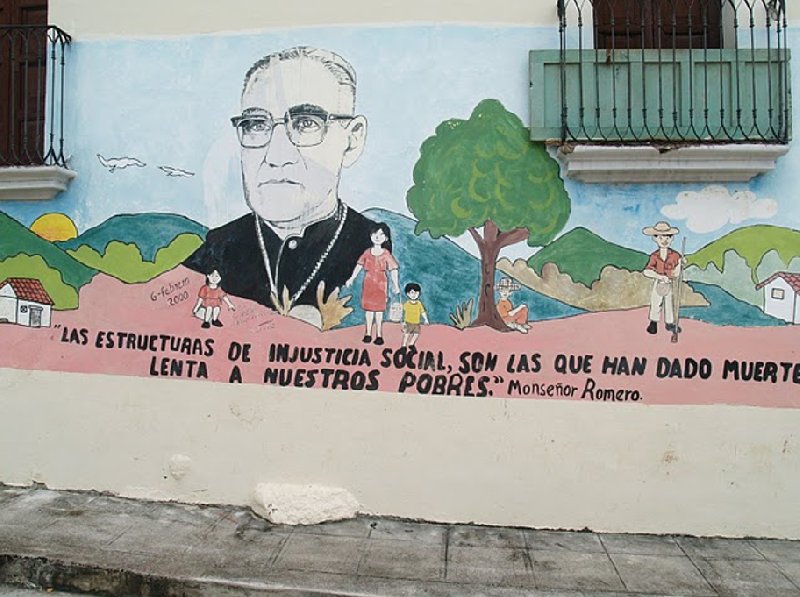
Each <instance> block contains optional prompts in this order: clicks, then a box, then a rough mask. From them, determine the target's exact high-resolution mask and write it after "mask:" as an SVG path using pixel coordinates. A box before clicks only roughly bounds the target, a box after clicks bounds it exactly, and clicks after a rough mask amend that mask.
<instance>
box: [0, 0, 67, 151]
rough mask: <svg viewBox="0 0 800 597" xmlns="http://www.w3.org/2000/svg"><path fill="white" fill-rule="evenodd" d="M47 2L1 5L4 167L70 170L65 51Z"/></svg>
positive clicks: (0, 1)
mask: <svg viewBox="0 0 800 597" xmlns="http://www.w3.org/2000/svg"><path fill="white" fill-rule="evenodd" d="M69 43H70V36H69V35H67V34H66V33H65V32H64V31H62V30H61V29H59V28H58V27H55V26H52V25H47V2H46V1H44V2H43V1H42V0H0V167H3V166H61V167H65V166H66V157H65V154H64V133H63V122H64V74H65V50H66V47H67V45H68V44H69Z"/></svg>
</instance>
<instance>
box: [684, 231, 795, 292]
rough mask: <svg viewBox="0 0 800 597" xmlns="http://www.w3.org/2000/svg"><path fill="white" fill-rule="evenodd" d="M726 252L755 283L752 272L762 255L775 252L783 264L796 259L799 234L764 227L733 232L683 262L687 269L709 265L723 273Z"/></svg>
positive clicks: (754, 270) (754, 271)
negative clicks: (744, 267) (746, 269)
mask: <svg viewBox="0 0 800 597" xmlns="http://www.w3.org/2000/svg"><path fill="white" fill-rule="evenodd" d="M730 250H733V251H735V252H736V253H737V254H738V255H739V256H740V257H742V258H743V259H744V261H745V263H746V264H747V266H748V267H749V268H750V271H751V274H752V280H753V281H754V282H755V281H757V279H756V278H757V277H756V268H758V264H759V263H760V262H761V259H762V258H763V257H764V255H765V254H766V253H768V252H770V251H775V252H777V254H778V256H779V257H780V259H781V260H782V261H783V262H784V263H785V264H788V263H789V262H790V261H791V260H792V258H794V257H798V256H800V231H797V230H792V229H791V228H783V227H781V226H769V225H766V224H758V225H755V226H745V227H743V228H737V229H736V230H734V231H733V232H729V233H728V234H726V235H725V236H723V237H721V238H718V239H717V240H715V241H712V242H710V243H708V244H707V245H706V246H704V247H703V248H702V249H700V250H699V251H695V252H694V253H692V254H691V255H688V256H687V261H688V264H689V265H696V266H697V267H699V268H700V269H706V268H707V267H708V266H709V264H711V263H713V264H714V265H715V266H716V268H717V269H718V270H719V271H723V269H724V265H725V253H726V252H727V251H730Z"/></svg>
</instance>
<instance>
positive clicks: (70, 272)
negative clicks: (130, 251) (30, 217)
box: [0, 212, 97, 289]
mask: <svg viewBox="0 0 800 597" xmlns="http://www.w3.org/2000/svg"><path fill="white" fill-rule="evenodd" d="M17 255H30V256H37V255H38V256H40V257H41V258H42V259H43V260H44V262H45V263H46V264H47V266H48V267H50V268H52V269H54V270H57V271H59V272H60V273H61V277H62V279H63V280H64V283H66V284H67V285H69V286H72V287H73V288H75V289H78V288H80V287H81V286H83V285H84V284H86V283H87V282H89V281H90V280H91V279H92V277H93V276H94V275H95V274H96V273H97V270H94V269H92V268H90V267H86V266H85V265H83V264H82V263H80V262H79V261H77V260H76V259H73V258H72V257H70V256H69V255H68V254H67V253H66V252H65V251H63V250H62V249H60V248H59V247H57V246H56V245H55V244H54V243H51V242H50V241H47V240H44V239H43V238H41V237H39V236H37V235H36V234H34V233H33V232H31V231H30V230H28V228H27V227H25V226H23V225H22V224H20V223H19V222H17V221H16V220H15V219H14V218H12V217H10V216H8V215H6V214H5V213H3V212H0V260H5V259H8V258H13V257H15V256H17Z"/></svg>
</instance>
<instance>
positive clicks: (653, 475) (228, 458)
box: [0, 370, 800, 538]
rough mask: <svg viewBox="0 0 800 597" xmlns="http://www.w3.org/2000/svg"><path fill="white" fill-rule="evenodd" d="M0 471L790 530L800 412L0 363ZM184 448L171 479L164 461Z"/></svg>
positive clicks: (108, 483) (797, 528) (106, 485)
mask: <svg viewBox="0 0 800 597" xmlns="http://www.w3.org/2000/svg"><path fill="white" fill-rule="evenodd" d="M0 412H2V413H3V416H2V417H0V471H1V472H2V474H0V478H2V480H3V481H5V482H8V483H19V484H26V483H30V482H32V481H40V482H44V483H47V485H48V486H50V487H58V488H81V489H106V490H111V491H115V492H119V493H121V494H124V495H131V496H144V497H161V498H172V499H179V500H185V501H198V502H212V503H220V502H223V503H225V502H227V503H246V502H248V500H249V499H250V496H251V493H252V491H253V489H254V488H255V486H256V484H257V483H259V482H264V481H272V482H285V483H319V484H324V485H330V486H339V487H345V488H347V489H349V490H350V491H352V492H353V493H354V494H355V496H356V497H357V499H358V500H359V501H360V502H361V504H362V507H363V509H364V511H368V512H374V513H378V514H391V515H395V516H404V517H413V518H424V519H429V520H441V521H475V522H478V523H486V524H504V525H524V526H537V527H551V528H560V527H563V528H583V527H589V528H592V529H598V530H607V531H641V532H653V533H667V532H680V533H693V534H710V535H754V536H774V537H793V538H800V517H798V516H797V503H798V496H800V437H799V436H798V434H797V429H798V428H800V412H798V411H795V410H768V409H759V408H744V407H736V408H734V407H725V406H712V407H708V406H706V407H665V406H661V407H658V406H650V407H648V406H643V405H608V404H599V405H594V404H585V403H581V404H573V403H567V402H555V401H553V402H550V401H535V400H520V399H517V400H500V399H492V400H485V399H483V400H481V399H469V398H444V397H431V398H424V397H418V396H410V395H403V396H401V397H396V396H391V395H387V394H375V393H348V394H346V395H345V394H342V393H328V394H326V393H323V392H317V391H311V390H294V391H293V390H291V389H278V388H270V389H266V388H263V387H259V386H252V385H248V386H238V385H237V386H232V385H226V384H215V385H211V384H208V383H203V382H176V381H173V382H170V381H164V380H148V379H136V378H121V377H109V376H100V375H93V376H81V375H76V374H59V373H33V372H23V371H13V370H0ZM176 454H182V455H185V456H188V457H189V458H191V464H190V470H189V472H188V474H187V475H186V476H185V477H183V478H182V479H181V480H175V479H174V478H173V477H172V476H170V473H169V468H168V467H169V461H170V459H171V458H172V457H173V456H174V455H176Z"/></svg>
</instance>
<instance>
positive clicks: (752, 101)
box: [532, 0, 791, 144]
mask: <svg viewBox="0 0 800 597" xmlns="http://www.w3.org/2000/svg"><path fill="white" fill-rule="evenodd" d="M557 1H558V16H559V35H560V49H559V52H558V60H559V67H560V85H557V86H559V87H560V94H559V95H560V110H561V112H560V126H561V131H560V132H561V142H562V143H570V142H592V143H608V144H620V143H639V144H641V143H658V144H660V143H670V144H673V143H691V144H695V143H753V142H758V143H788V141H789V138H790V135H791V113H790V112H791V79H790V71H789V55H790V53H789V50H788V48H787V33H786V28H787V24H786V6H785V0H557ZM554 57H555V56H554ZM532 84H533V82H532ZM553 99H554V98H553Z"/></svg>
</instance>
